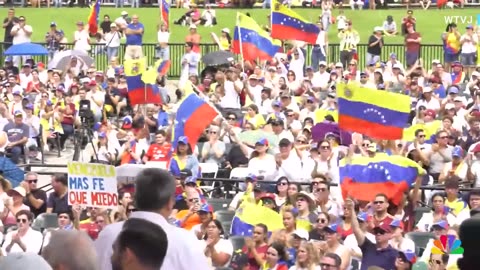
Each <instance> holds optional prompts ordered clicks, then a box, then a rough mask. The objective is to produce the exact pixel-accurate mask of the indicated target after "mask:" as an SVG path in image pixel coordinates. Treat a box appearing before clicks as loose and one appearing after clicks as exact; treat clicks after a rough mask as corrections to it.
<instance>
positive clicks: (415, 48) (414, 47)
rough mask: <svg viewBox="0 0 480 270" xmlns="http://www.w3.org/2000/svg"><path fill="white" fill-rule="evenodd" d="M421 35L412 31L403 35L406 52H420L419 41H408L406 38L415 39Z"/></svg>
mask: <svg viewBox="0 0 480 270" xmlns="http://www.w3.org/2000/svg"><path fill="white" fill-rule="evenodd" d="M419 37H421V35H420V33H417V32H413V33H408V34H406V35H405V46H406V47H407V52H420V43H416V42H408V41H407V39H417V38H419Z"/></svg>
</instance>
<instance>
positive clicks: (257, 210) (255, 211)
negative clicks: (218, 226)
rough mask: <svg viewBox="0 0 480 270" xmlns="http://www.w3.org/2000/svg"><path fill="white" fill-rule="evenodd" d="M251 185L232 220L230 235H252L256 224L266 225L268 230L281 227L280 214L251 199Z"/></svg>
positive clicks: (271, 230) (281, 219)
mask: <svg viewBox="0 0 480 270" xmlns="http://www.w3.org/2000/svg"><path fill="white" fill-rule="evenodd" d="M251 189H252V186H251V185H249V187H248V189H247V191H246V192H245V194H244V200H243V202H242V204H241V205H240V207H239V208H238V209H237V212H236V214H235V217H234V218H233V220H232V227H231V232H230V234H231V235H241V236H252V233H253V228H254V227H255V225H256V224H259V223H262V224H265V225H266V226H267V229H268V231H269V232H273V231H275V230H279V229H283V228H284V226H283V218H282V215H281V214H279V213H277V212H275V211H273V210H272V209H270V208H267V207H265V206H263V205H261V204H257V203H255V201H254V200H252V199H251V195H250V193H251V192H252V191H251Z"/></svg>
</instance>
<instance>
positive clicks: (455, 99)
mask: <svg viewBox="0 0 480 270" xmlns="http://www.w3.org/2000/svg"><path fill="white" fill-rule="evenodd" d="M453 101H460V102H464V101H465V100H464V99H463V97H460V96H457V97H455V98H454V99H453Z"/></svg>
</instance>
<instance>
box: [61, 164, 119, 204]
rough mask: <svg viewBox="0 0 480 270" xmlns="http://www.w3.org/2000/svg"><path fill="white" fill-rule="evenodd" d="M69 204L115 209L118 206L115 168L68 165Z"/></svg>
mask: <svg viewBox="0 0 480 270" xmlns="http://www.w3.org/2000/svg"><path fill="white" fill-rule="evenodd" d="M68 204H69V205H74V204H78V205H81V206H90V207H106V208H115V207H117V206H118V192H117V177H116V172H115V167H114V166H111V165H105V164H93V163H82V162H69V163H68Z"/></svg>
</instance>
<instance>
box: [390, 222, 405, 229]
mask: <svg viewBox="0 0 480 270" xmlns="http://www.w3.org/2000/svg"><path fill="white" fill-rule="evenodd" d="M390 226H392V227H393V228H400V229H402V230H403V227H404V225H403V222H402V221H401V220H400V219H394V220H392V222H390Z"/></svg>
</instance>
